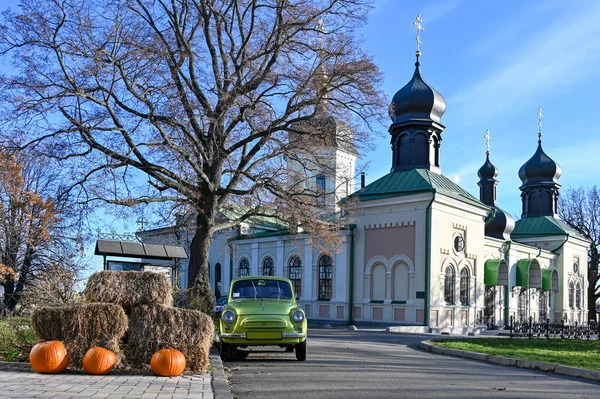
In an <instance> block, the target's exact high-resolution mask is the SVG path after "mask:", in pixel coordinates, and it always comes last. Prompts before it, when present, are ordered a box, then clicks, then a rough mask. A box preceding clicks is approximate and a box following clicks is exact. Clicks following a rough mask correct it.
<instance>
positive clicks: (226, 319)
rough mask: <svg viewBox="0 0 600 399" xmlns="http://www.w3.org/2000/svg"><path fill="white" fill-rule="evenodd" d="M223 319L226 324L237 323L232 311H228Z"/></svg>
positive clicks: (222, 316)
mask: <svg viewBox="0 0 600 399" xmlns="http://www.w3.org/2000/svg"><path fill="white" fill-rule="evenodd" d="M221 319H223V321H224V322H225V323H233V322H234V321H235V313H234V312H233V311H231V310H226V311H224V312H223V314H222V315H221Z"/></svg>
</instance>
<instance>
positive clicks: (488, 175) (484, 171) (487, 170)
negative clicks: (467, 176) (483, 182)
mask: <svg viewBox="0 0 600 399" xmlns="http://www.w3.org/2000/svg"><path fill="white" fill-rule="evenodd" d="M477 176H479V178H481V179H495V178H496V177H497V176H498V169H497V168H496V167H495V166H494V164H492V163H491V162H490V155H489V154H487V156H486V159H485V163H484V164H483V166H482V167H481V168H479V170H478V171H477Z"/></svg>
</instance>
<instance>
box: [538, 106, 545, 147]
mask: <svg viewBox="0 0 600 399" xmlns="http://www.w3.org/2000/svg"><path fill="white" fill-rule="evenodd" d="M537 115H538V126H539V131H538V137H539V140H538V143H541V142H542V119H544V115H543V114H542V107H539V108H538V113H537Z"/></svg>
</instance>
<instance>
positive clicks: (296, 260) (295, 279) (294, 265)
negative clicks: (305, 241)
mask: <svg viewBox="0 0 600 399" xmlns="http://www.w3.org/2000/svg"><path fill="white" fill-rule="evenodd" d="M288 272H289V275H290V281H291V282H292V286H293V287H294V293H295V294H296V296H297V297H300V296H301V295H302V261H301V260H300V257H299V256H297V255H294V256H292V257H291V258H290V260H289V262H288Z"/></svg>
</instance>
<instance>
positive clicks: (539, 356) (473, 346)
mask: <svg viewBox="0 0 600 399" xmlns="http://www.w3.org/2000/svg"><path fill="white" fill-rule="evenodd" d="M435 344H436V345H438V346H441V347H444V348H451V349H458V350H465V351H471V352H479V353H486V354H489V355H496V356H504V357H511V358H514V359H524V360H531V361H537V362H546V363H552V364H561V365H563V366H570V367H579V368H583V369H588V370H600V361H599V359H600V341H597V340H596V341H588V340H583V339H503V338H475V339H461V340H443V341H436V342H435Z"/></svg>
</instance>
